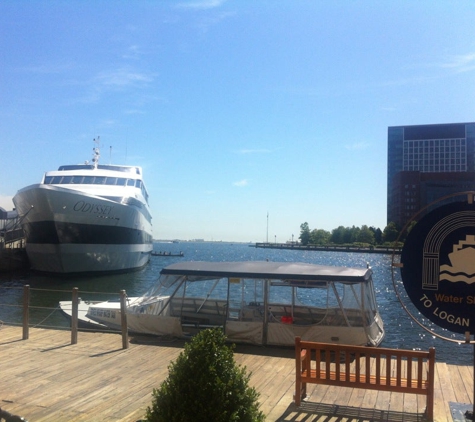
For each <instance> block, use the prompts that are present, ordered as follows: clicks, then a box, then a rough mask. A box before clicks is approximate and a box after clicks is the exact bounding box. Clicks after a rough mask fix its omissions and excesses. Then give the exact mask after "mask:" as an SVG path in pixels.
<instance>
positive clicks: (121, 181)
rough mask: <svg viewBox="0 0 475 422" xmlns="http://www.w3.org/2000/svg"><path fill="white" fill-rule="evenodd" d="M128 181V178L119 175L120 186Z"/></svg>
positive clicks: (118, 182)
mask: <svg viewBox="0 0 475 422" xmlns="http://www.w3.org/2000/svg"><path fill="white" fill-rule="evenodd" d="M126 181H127V179H124V178H123V177H118V178H117V184H118V185H119V186H125V182H126Z"/></svg>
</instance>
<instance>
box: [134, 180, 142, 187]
mask: <svg viewBox="0 0 475 422" xmlns="http://www.w3.org/2000/svg"><path fill="white" fill-rule="evenodd" d="M141 186H142V181H141V180H136V181H135V187H137V188H140V187H141Z"/></svg>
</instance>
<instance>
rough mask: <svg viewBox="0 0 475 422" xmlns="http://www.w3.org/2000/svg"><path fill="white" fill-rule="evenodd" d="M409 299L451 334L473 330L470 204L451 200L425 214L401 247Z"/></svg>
mask: <svg viewBox="0 0 475 422" xmlns="http://www.w3.org/2000/svg"><path fill="white" fill-rule="evenodd" d="M401 264H402V268H401V276H402V281H403V284H404V288H405V290H406V292H407V294H408V296H409V299H410V300H411V302H412V303H413V304H414V305H415V307H416V308H417V309H418V310H419V312H420V313H421V314H422V315H424V316H425V317H426V318H427V319H429V320H430V321H432V322H433V323H434V324H436V325H438V326H439V327H442V328H445V329H447V330H449V331H452V332H456V333H465V332H467V331H468V332H470V333H475V205H474V204H473V203H472V204H470V203H468V202H454V203H451V204H447V205H443V206H441V207H439V208H437V209H435V210H433V211H431V212H430V213H428V214H427V215H425V216H424V217H423V218H422V219H421V220H420V221H419V222H418V223H417V224H416V225H415V226H414V227H413V228H412V230H411V231H410V232H409V235H408V236H407V239H406V241H405V242H404V247H403V249H402V252H401Z"/></svg>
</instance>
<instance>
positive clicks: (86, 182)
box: [83, 176, 94, 185]
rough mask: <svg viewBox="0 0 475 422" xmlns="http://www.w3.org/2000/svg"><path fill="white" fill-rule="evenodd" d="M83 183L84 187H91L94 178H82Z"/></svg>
mask: <svg viewBox="0 0 475 422" xmlns="http://www.w3.org/2000/svg"><path fill="white" fill-rule="evenodd" d="M83 183H84V184H85V185H92V184H94V176H84V181H83Z"/></svg>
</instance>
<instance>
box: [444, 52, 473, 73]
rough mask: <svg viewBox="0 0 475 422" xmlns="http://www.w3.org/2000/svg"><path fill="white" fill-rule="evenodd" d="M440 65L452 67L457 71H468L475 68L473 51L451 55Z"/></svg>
mask: <svg viewBox="0 0 475 422" xmlns="http://www.w3.org/2000/svg"><path fill="white" fill-rule="evenodd" d="M441 67H444V68H447V69H453V70H455V72H457V73H463V72H470V71H471V70H475V53H467V54H459V55H456V56H453V57H451V58H450V59H449V60H448V61H447V62H446V63H443V64H442V65H441Z"/></svg>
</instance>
